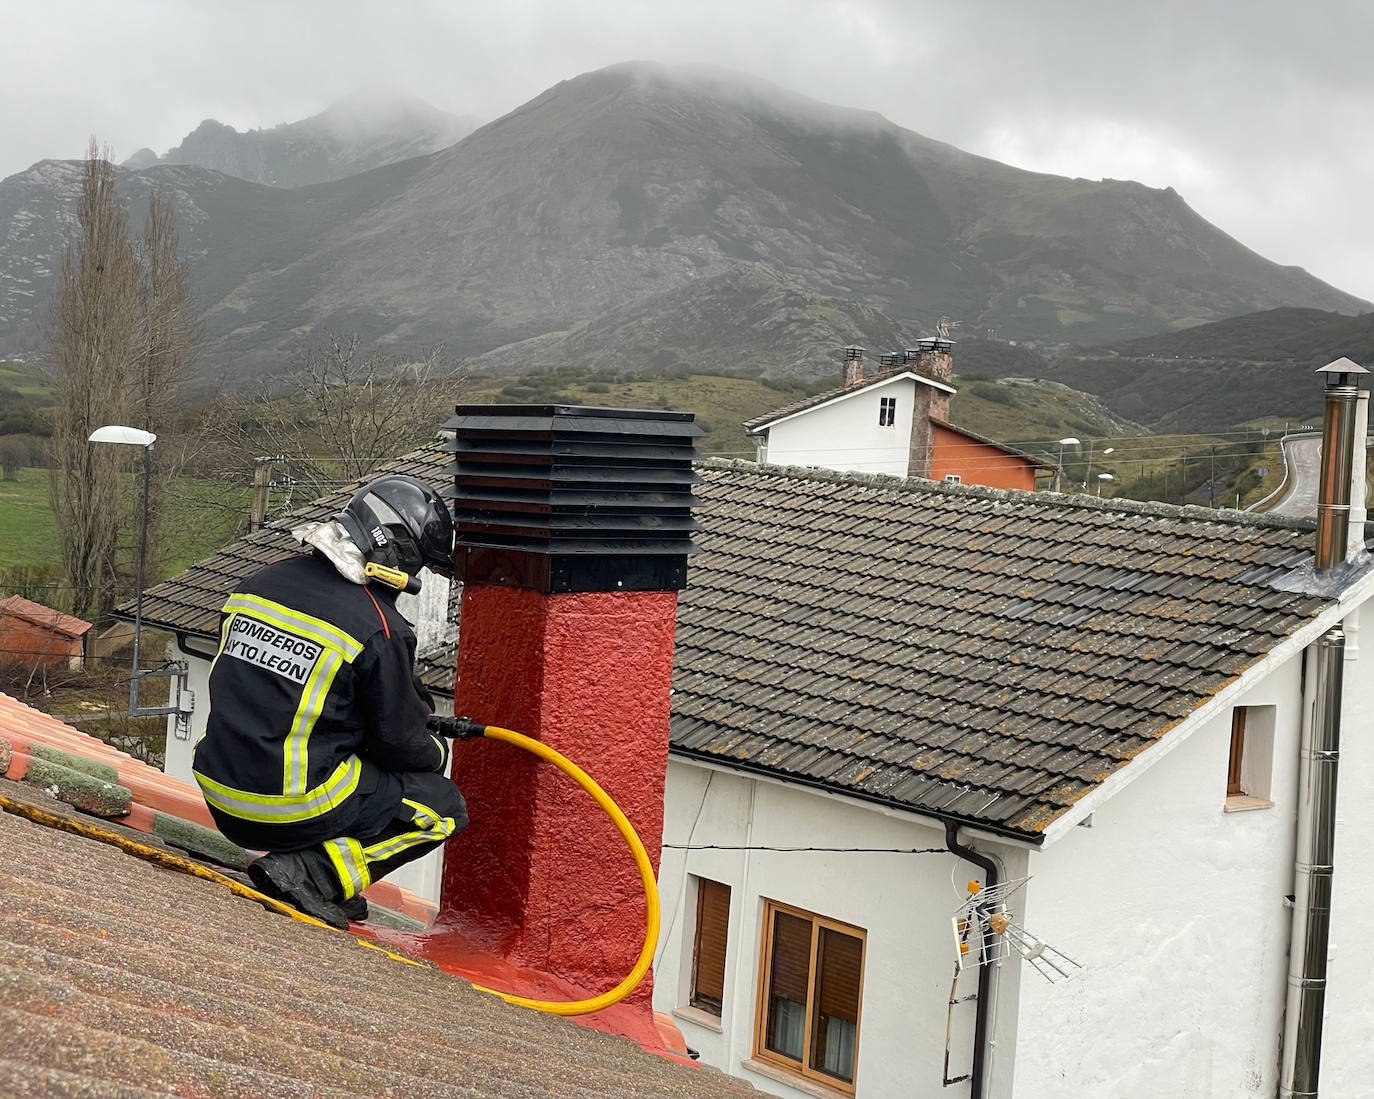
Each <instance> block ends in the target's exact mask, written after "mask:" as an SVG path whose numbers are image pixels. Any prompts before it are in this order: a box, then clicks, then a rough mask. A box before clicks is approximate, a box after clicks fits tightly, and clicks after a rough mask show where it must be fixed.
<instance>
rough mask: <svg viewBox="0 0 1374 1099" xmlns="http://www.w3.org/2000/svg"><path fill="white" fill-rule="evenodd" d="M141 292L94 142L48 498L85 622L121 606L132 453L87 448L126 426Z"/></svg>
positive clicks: (57, 327) (56, 372)
mask: <svg viewBox="0 0 1374 1099" xmlns="http://www.w3.org/2000/svg"><path fill="white" fill-rule="evenodd" d="M138 285H139V265H138V257H137V254H136V252H135V250H134V246H133V244H132V243H131V242H130V240H129V222H128V215H127V213H126V211H125V208H124V205H123V203H121V202H120V200H119V198H118V196H117V195H116V193H115V167H114V164H113V163H112V161H111V155H110V150H109V149H108V147H105V148H102V147H101V146H100V145H99V144H98V143H97V142H96V140H95V139H94V138H92V139H91V142H90V145H89V147H88V150H87V155H86V160H85V165H84V171H83V175H82V181H81V197H80V200H79V202H78V205H77V217H76V225H75V227H74V231H73V232H72V234H71V236H70V237H69V239H68V241H67V247H66V251H65V252H64V254H63V257H62V272H61V275H60V276H59V280H58V289H57V296H56V298H55V299H54V302H53V306H52V309H51V311H50V314H49V317H48V325H47V327H48V365H49V367H50V369H51V372H52V379H53V397H54V408H53V414H52V424H53V432H52V443H51V445H52V459H53V461H52V466H53V468H52V474H51V480H50V482H49V484H50V496H51V501H52V509H53V515H54V518H55V519H56V521H57V530H58V537H59V541H60V543H61V547H62V571H63V580H64V584H65V588H66V593H67V599H66V602H67V609H68V610H70V611H71V612H72V613H73V614H78V615H84V614H87V613H89V612H90V611H91V610H92V609H94V610H95V612H96V613H97V614H103V613H106V612H108V611H109V610H110V609H111V608H112V607H113V606H114V602H115V596H116V579H117V572H116V568H115V550H116V545H117V541H118V532H119V527H120V510H121V508H120V499H121V495H120V491H119V472H120V470H121V469H122V468H125V467H126V466H127V465H128V457H129V456H128V454H127V453H123V452H124V451H125V450H126V448H123V447H117V446H93V445H91V444H90V443H89V442H88V441H87V439H88V437H89V436H90V433H91V432H92V431H94V430H95V429H96V428H97V427H100V426H101V425H102V424H117V423H123V422H125V419H126V416H127V413H128V396H129V364H130V358H131V352H132V349H133V341H134V333H135V331H136V327H137V315H138Z"/></svg>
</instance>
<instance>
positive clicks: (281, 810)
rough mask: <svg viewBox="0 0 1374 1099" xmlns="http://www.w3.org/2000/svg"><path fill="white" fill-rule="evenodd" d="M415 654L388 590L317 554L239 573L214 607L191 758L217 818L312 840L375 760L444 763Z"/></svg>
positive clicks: (329, 828)
mask: <svg viewBox="0 0 1374 1099" xmlns="http://www.w3.org/2000/svg"><path fill="white" fill-rule="evenodd" d="M414 663H415V634H414V632H413V631H412V630H411V628H410V625H409V623H407V622H406V620H405V619H404V618H402V617H401V615H400V613H399V612H398V611H397V610H396V607H395V593H394V592H392V591H390V590H389V589H382V588H378V587H376V586H374V585H370V584H369V585H365V586H364V585H359V584H354V583H351V582H349V581H348V580H346V579H344V578H343V577H342V576H340V575H339V574H338V573H337V572H336V571H335V569H334V567H333V565H331V564H330V563H329V562H328V561H326V560H323V559H321V558H316V557H291V558H287V559H286V560H283V561H278V562H276V563H275V564H271V565H268V566H267V567H266V568H264V569H262V570H261V571H259V572H258V573H256V574H255V575H253V576H251V577H250V578H249V579H248V580H246V581H245V582H244V583H243V584H242V585H241V586H240V588H239V590H238V591H236V592H235V593H234V594H233V595H232V596H230V598H229V600H228V602H226V603H225V605H224V608H223V612H222V617H221V622H220V647H219V653H218V655H217V656H216V657H215V661H214V664H213V665H212V666H211V669H210V713H209V718H208V721H207V724H206V731H205V737H204V739H203V740H202V741H201V742H200V744H199V745H197V747H196V751H195V757H194V768H193V769H194V772H195V776H196V780H197V781H198V782H199V783H200V786H201V789H202V791H203V792H204V794H205V800H206V801H207V803H208V804H209V805H210V808H211V810H212V811H213V812H214V815H215V817H216V819H217V820H218V821H220V822H221V827H224V826H225V825H226V824H230V823H231V822H234V823H237V822H242V825H243V827H242V828H230V829H229V831H237V832H239V833H240V834H241V835H245V836H252V835H259V834H263V832H264V829H265V830H266V831H269V832H273V833H277V832H285V833H289V834H290V835H291V836H292V838H293V840H294V841H295V842H296V843H299V844H301V845H304V844H306V843H312V842H317V841H319V840H322V839H326V838H329V837H330V836H331V835H337V834H339V832H338V831H337V829H339V828H340V827H343V826H346V824H347V820H348V818H349V816H350V813H349V811H348V810H349V805H350V802H351V801H352V800H356V799H355V797H354V796H355V795H356V794H357V793H359V792H360V789H361V790H362V791H363V792H366V791H367V789H368V788H369V785H370V782H369V772H370V771H371V770H372V769H373V768H376V769H378V770H381V771H434V770H437V769H438V768H440V767H442V766H443V764H444V763H445V761H446V760H447V750H446V745H445V744H444V743H443V742H442V741H441V740H439V739H438V738H437V737H435V736H434V735H433V734H431V733H428V732H426V731H425V718H426V717H428V715H429V707H428V706H427V705H426V704H425V702H424V701H423V700H422V699H421V697H420V695H419V693H418V691H417V689H416V685H415V678H414ZM371 782H372V783H375V775H374V776H373V777H372V779H371ZM226 817H227V818H230V820H226V819H225V818H226ZM240 842H244V841H242V840H241V841H240ZM249 842H251V841H249ZM259 842H265V841H259Z"/></svg>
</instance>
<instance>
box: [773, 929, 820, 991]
mask: <svg viewBox="0 0 1374 1099" xmlns="http://www.w3.org/2000/svg"><path fill="white" fill-rule="evenodd" d="M810 983H811V921H810V920H804V919H802V918H801V917H799V916H793V915H792V914H791V913H788V912H775V913H774V914H773V958H772V965H771V967H770V973H769V979H768V991H769V993H770V995H771V996H773V997H777V996H782V997H785V998H786V999H788V1000H793V1001H795V1002H797V1003H799V1004H804V1003H806V1002H807V1000H808V999H809V997H808V996H807V994H806V992H807V987H808V986H809V985H810Z"/></svg>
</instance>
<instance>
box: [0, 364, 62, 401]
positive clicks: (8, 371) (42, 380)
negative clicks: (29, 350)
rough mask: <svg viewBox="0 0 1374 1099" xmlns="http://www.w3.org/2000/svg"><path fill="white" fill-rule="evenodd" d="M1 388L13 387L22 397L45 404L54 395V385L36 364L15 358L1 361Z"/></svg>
mask: <svg viewBox="0 0 1374 1099" xmlns="http://www.w3.org/2000/svg"><path fill="white" fill-rule="evenodd" d="M0 388H4V389H12V390H14V391H15V392H16V393H18V394H19V395H20V396H21V397H31V398H34V399H35V400H37V401H38V402H40V403H44V404H46V403H47V401H48V400H49V398H50V397H51V395H52V386H51V385H49V384H48V379H47V378H46V377H44V375H43V372H42V371H41V370H40V369H39V368H38V367H37V366H36V365H35V364H33V363H25V362H15V361H13V360H5V361H0Z"/></svg>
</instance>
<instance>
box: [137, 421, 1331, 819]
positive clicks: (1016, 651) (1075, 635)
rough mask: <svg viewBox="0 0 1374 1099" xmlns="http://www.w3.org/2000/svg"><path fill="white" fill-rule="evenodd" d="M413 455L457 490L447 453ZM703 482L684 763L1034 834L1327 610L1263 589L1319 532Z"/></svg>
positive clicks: (794, 474) (228, 561)
mask: <svg viewBox="0 0 1374 1099" xmlns="http://www.w3.org/2000/svg"><path fill="white" fill-rule="evenodd" d="M398 462H399V463H400V466H399V468H403V469H405V470H406V471H408V472H411V473H414V474H416V475H417V476H426V477H429V478H430V479H431V480H432V481H433V482H434V483H435V484H436V485H437V484H442V483H443V481H444V479H445V473H444V469H445V467H446V465H447V456H445V455H443V454H442V453H440V452H439V451H438V450H437V448H435V449H434V451H433V452H424V453H417V454H413V455H410V456H407V457H406V458H404V459H400V460H398ZM697 468H698V471H699V472H700V473H701V474H702V476H703V478H704V481H703V483H702V484H701V485H700V486H698V489H697V494H698V495H699V496H700V497H701V498H702V499H703V501H704V503H703V505H702V507H701V508H700V510H699V512H698V517H699V518H700V520H701V522H702V524H703V527H704V528H705V529H704V530H703V531H702V532H701V533H700V534H699V535H698V537H697V541H698V543H699V545H700V546H701V549H702V552H701V553H700V554H698V555H697V556H696V557H694V558H693V559H692V563H691V567H690V572H689V576H688V581H689V586H688V588H687V590H686V591H685V592H683V593H682V597H681V603H680V612H679V621H678V633H677V650H676V655H675V657H674V665H675V671H674V688H675V693H674V696H673V704H672V730H671V738H672V748H673V750H674V752H676V753H678V754H679V755H686V756H694V757H698V758H701V759H707V760H713V761H717V762H719V763H722V764H726V765H729V766H732V767H736V768H741V769H745V770H750V771H758V772H763V773H767V774H770V775H773V776H776V777H779V778H783V779H789V780H793V781H797V782H803V783H809V784H814V785H817V786H820V787H823V788H825V789H828V790H832V791H836V792H842V793H846V794H850V795H852V796H855V797H859V798H865V799H870V800H874V801H878V802H882V803H885V804H888V805H892V806H897V807H901V808H906V809H910V810H914V811H917V812H924V813H931V814H934V815H937V816H945V817H951V818H957V819H963V820H969V821H976V822H980V823H982V824H984V825H986V826H989V827H993V828H996V829H1000V830H1003V831H1006V832H1009V833H1013V834H1019V835H1025V836H1027V837H1030V838H1035V837H1036V836H1037V835H1038V834H1039V833H1040V832H1041V831H1042V830H1043V829H1044V828H1045V826H1046V825H1047V824H1049V822H1050V821H1052V820H1053V819H1054V818H1055V817H1057V816H1058V815H1059V814H1061V813H1062V812H1064V811H1065V810H1066V809H1067V808H1068V807H1069V806H1071V805H1072V804H1073V803H1074V802H1075V801H1076V800H1077V799H1079V798H1080V797H1082V796H1083V795H1084V794H1086V793H1087V792H1089V791H1090V790H1092V789H1093V788H1094V787H1095V786H1097V785H1098V784H1099V783H1101V782H1102V781H1103V780H1104V779H1106V778H1107V777H1108V776H1109V775H1110V774H1111V773H1112V772H1113V771H1114V770H1116V769H1117V768H1118V767H1121V766H1122V765H1124V764H1126V763H1128V762H1129V761H1130V760H1131V759H1132V758H1134V757H1135V756H1136V755H1137V754H1138V753H1140V752H1141V751H1142V750H1144V749H1145V748H1147V747H1149V746H1150V745H1151V744H1152V743H1154V742H1155V741H1156V740H1157V739H1158V738H1159V737H1160V736H1161V735H1162V734H1163V733H1164V732H1166V731H1167V730H1168V729H1169V728H1171V727H1172V726H1174V725H1175V724H1177V723H1178V722H1179V721H1180V720H1181V719H1183V718H1184V717H1186V716H1187V715H1188V714H1190V713H1192V712H1193V711H1194V710H1195V709H1197V707H1199V706H1200V705H1201V704H1203V703H1204V702H1205V701H1207V699H1209V698H1210V697H1211V696H1212V695H1214V694H1215V693H1216V692H1217V691H1218V690H1219V689H1221V688H1222V687H1223V686H1225V685H1226V684H1227V683H1229V682H1231V681H1232V680H1233V679H1235V677H1236V676H1238V675H1239V674H1240V673H1241V672H1242V671H1244V670H1245V669H1246V668H1248V667H1249V666H1250V665H1252V664H1254V663H1255V662H1256V661H1258V660H1260V659H1261V658H1262V657H1263V656H1264V655H1265V654H1266V653H1267V652H1269V651H1270V650H1271V649H1272V648H1273V647H1274V646H1275V645H1276V644H1277V643H1278V642H1280V641H1281V640H1283V639H1284V638H1285V637H1287V636H1289V635H1290V634H1291V633H1292V632H1293V631H1294V630H1295V629H1297V628H1298V627H1299V626H1300V625H1302V624H1303V623H1304V622H1305V621H1307V620H1308V619H1309V618H1311V617H1312V616H1313V615H1315V614H1316V613H1318V611H1320V610H1321V609H1322V607H1324V606H1326V605H1327V604H1326V602H1325V601H1323V600H1321V599H1318V598H1314V597H1311V596H1307V595H1301V594H1291V593H1289V594H1285V593H1281V592H1279V591H1276V590H1274V589H1273V588H1272V587H1270V586H1269V583H1270V581H1272V580H1273V579H1274V578H1276V577H1278V576H1281V575H1283V574H1285V573H1287V572H1288V571H1290V570H1291V569H1293V568H1294V567H1295V566H1296V565H1298V564H1299V563H1301V562H1303V561H1305V560H1307V559H1309V558H1310V557H1311V549H1310V543H1311V539H1312V535H1311V524H1309V523H1299V522H1295V521H1292V520H1281V519H1269V518H1260V517H1254V516H1248V515H1243V514H1240V513H1236V512H1219V511H1211V510H1208V509H1204V508H1178V507H1172V506H1168V505H1160V504H1142V503H1137V502H1134V501H1127V500H1098V499H1095V498H1092V497H1088V496H1061V495H1057V494H1049V493H1026V492H1017V491H1013V490H999V489H989V488H982V487H978V486H960V485H945V484H937V483H934V482H930V481H920V480H910V481H905V480H899V479H896V478H887V477H864V476H861V475H855V474H834V473H826V472H823V471H817V470H786V469H779V468H776V467H768V466H762V467H761V466H756V465H754V464H752V463H747V462H725V461H720V460H713V461H709V462H705V463H701V464H700V465H698V467H697ZM345 496H346V494H340V495H339V497H337V498H335V499H334V500H333V503H332V504H329V505H324V506H321V507H320V508H318V509H317V510H318V511H319V512H320V513H321V514H324V513H328V512H329V511H331V510H333V509H334V508H336V507H337V506H338V505H339V503H341V502H342V499H343V498H345ZM293 545H294V543H292V542H291V541H290V539H289V536H288V535H287V534H286V532H285V531H284V530H276V531H264V532H259V533H257V534H254V535H252V536H250V537H249V538H247V539H244V540H241V541H240V542H237V543H235V544H233V545H231V546H229V547H226V549H225V550H224V551H223V552H221V553H220V554H217V555H215V556H214V557H212V558H210V559H209V560H208V561H205V562H202V563H201V564H199V565H196V566H194V567H193V568H191V569H189V570H187V572H185V573H183V574H182V576H181V577H178V578H176V579H175V580H171V581H167V582H165V583H164V584H161V585H158V586H157V587H156V588H153V589H152V590H151V591H150V592H149V593H148V596H147V597H146V598H145V603H144V613H145V617H146V618H147V619H148V620H149V621H152V622H155V623H158V624H162V625H166V626H171V627H173V628H181V629H185V630H189V631H190V632H198V633H204V634H207V635H213V633H214V631H215V629H216V622H217V614H216V612H217V608H218V607H219V605H220V603H221V602H222V601H223V598H224V595H225V593H227V591H229V590H230V589H231V588H232V586H233V584H234V583H235V582H236V580H237V578H238V577H241V576H243V575H245V574H247V573H248V572H250V571H251V570H252V569H253V568H254V567H256V565H257V564H259V563H260V562H264V561H268V560H272V559H273V558H274V557H275V556H279V555H280V554H281V553H282V552H284V551H289V550H290V549H291V548H292V547H293ZM452 668H453V655H452V653H451V652H448V653H444V654H438V655H436V656H435V658H434V659H432V660H431V661H430V663H429V666H428V669H427V673H428V674H427V678H428V679H429V680H430V681H431V682H432V683H433V684H434V685H435V686H439V687H445V688H451V686H452V679H453V676H452Z"/></svg>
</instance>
